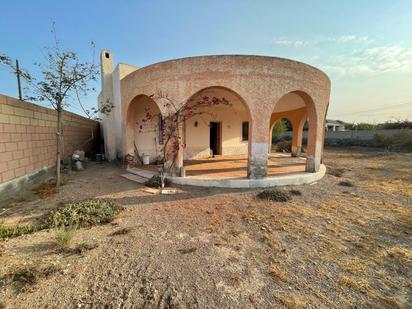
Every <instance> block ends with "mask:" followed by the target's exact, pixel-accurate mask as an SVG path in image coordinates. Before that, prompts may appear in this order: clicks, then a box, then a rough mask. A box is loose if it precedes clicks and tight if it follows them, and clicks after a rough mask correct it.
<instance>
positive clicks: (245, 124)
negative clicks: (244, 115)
mask: <svg viewBox="0 0 412 309" xmlns="http://www.w3.org/2000/svg"><path fill="white" fill-rule="evenodd" d="M248 140H249V122H248V121H244V122H242V141H248Z"/></svg>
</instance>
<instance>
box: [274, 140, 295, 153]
mask: <svg viewBox="0 0 412 309" xmlns="http://www.w3.org/2000/svg"><path fill="white" fill-rule="evenodd" d="M275 151H276V152H289V153H290V152H292V141H280V142H278V143H276V145H275Z"/></svg>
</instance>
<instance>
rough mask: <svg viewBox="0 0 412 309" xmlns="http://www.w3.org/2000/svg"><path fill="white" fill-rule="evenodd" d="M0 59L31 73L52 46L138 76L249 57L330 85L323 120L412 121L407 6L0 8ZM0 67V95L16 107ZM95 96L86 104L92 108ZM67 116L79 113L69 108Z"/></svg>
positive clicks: (123, 2) (213, 0)
mask: <svg viewBox="0 0 412 309" xmlns="http://www.w3.org/2000/svg"><path fill="white" fill-rule="evenodd" d="M1 3H2V4H1V8H2V9H1V11H2V14H1V18H0V54H6V55H9V56H10V57H12V58H13V59H15V58H17V59H19V62H20V65H21V66H22V67H25V68H27V69H29V70H33V63H34V62H36V61H42V60H44V48H45V47H46V46H51V45H52V44H53V36H52V34H51V31H50V30H51V24H52V21H53V20H54V21H55V23H56V29H57V35H58V37H59V39H60V41H61V44H62V46H64V47H65V48H67V49H70V50H74V51H76V52H78V54H79V56H80V58H81V59H83V60H90V59H92V57H93V55H92V51H91V49H90V44H89V43H90V41H94V42H95V44H96V55H95V57H94V59H95V61H96V62H97V61H98V53H99V52H100V50H101V49H103V48H108V49H109V50H111V51H112V53H113V56H114V59H115V62H116V63H118V62H122V63H129V64H133V65H136V66H138V67H143V66H146V65H149V64H152V63H156V62H159V61H162V60H167V59H174V58H181V57H187V56H199V55H212V54H254V55H266V56H276V57H284V58H289V59H293V60H298V61H302V62H305V63H308V64H310V65H313V66H315V67H318V68H319V69H321V70H323V71H325V72H326V73H327V74H328V75H329V77H330V78H331V82H332V92H331V99H330V107H329V112H328V118H330V119H341V120H344V121H347V122H351V123H355V122H371V123H377V122H382V121H388V120H392V121H393V120H405V119H409V120H412V91H411V90H412V1H410V0H404V1H402V0H399V1H396V0H390V1H389V0H363V1H355V0H346V1H330V0H329V1H326V0H322V1H321V0H311V1H303V0H301V1H297V0H296V1H293V0H290V1H275V0H272V1H264V0H254V1H253V0H225V1H222V0H220V1H218V0H203V1H192V0H186V1H183V0H173V1H170V0H168V1H155V0H153V1H137V0H135V1H128V0H119V1H104V0H100V1H91V0H89V1H85V0H82V1H76V0H74V1H56V0H53V1H42V0H38V1H30V0H27V1H23V0H20V1H19V0H13V1H9V0H2V1H1ZM16 84H17V83H16V80H15V77H14V76H13V75H12V74H11V73H10V72H9V71H8V70H7V68H5V67H4V66H0V93H2V94H6V95H10V96H15V97H17V86H16ZM96 87H97V92H95V93H91V94H90V95H89V96H88V97H86V98H85V99H84V103H85V105H87V106H88V107H92V106H95V105H96V100H97V99H96V98H97V94H98V92H99V91H100V83H97V84H96ZM70 109H71V111H73V112H76V113H81V110H80V108H79V107H78V106H77V105H76V104H73V105H72V106H71V108H70Z"/></svg>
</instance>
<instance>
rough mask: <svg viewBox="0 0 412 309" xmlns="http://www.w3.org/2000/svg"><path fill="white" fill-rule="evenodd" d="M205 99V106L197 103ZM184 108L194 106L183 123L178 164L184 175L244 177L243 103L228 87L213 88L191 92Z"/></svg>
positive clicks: (247, 123)
mask: <svg viewBox="0 0 412 309" xmlns="http://www.w3.org/2000/svg"><path fill="white" fill-rule="evenodd" d="M205 100H206V101H208V102H209V103H207V104H199V102H204V101H205ZM210 102H212V103H210ZM213 102H216V103H213ZM222 102H223V103H222ZM225 102H226V103H225ZM185 105H186V107H187V108H189V109H190V108H191V107H193V106H195V112H194V115H192V116H191V117H188V118H187V119H185V121H184V124H183V144H184V147H183V149H182V152H183V153H182V162H181V164H182V165H183V166H185V172H186V175H187V176H201V177H205V178H234V177H246V176H247V170H248V162H249V158H248V154H249V144H250V143H249V141H250V139H251V134H250V127H251V116H250V110H249V107H248V105H247V103H246V102H245V100H244V99H243V98H242V97H241V96H240V95H239V94H238V93H237V92H235V91H233V90H231V89H229V88H226V87H220V86H213V87H208V88H203V89H201V90H199V91H197V92H196V93H194V94H193V95H192V96H191V97H190V98H189V99H188V100H187V101H186V103H185Z"/></svg>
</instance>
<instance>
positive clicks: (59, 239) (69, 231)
mask: <svg viewBox="0 0 412 309" xmlns="http://www.w3.org/2000/svg"><path fill="white" fill-rule="evenodd" d="M75 234H76V228H75V227H69V228H66V227H63V228H59V229H57V230H56V235H55V241H56V245H57V248H58V250H59V251H61V252H63V251H67V250H68V249H69V248H70V245H71V242H72V240H73V237H74V236H75Z"/></svg>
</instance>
